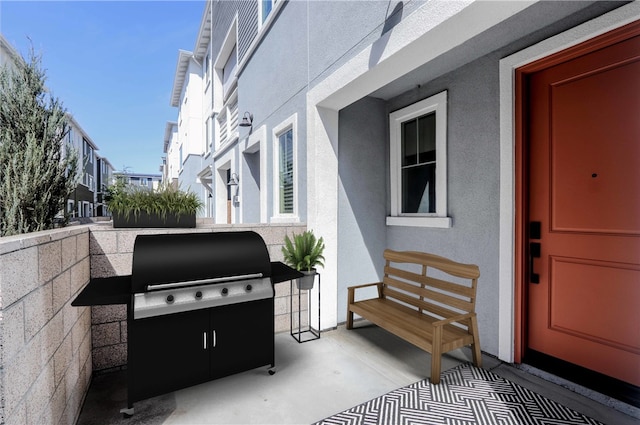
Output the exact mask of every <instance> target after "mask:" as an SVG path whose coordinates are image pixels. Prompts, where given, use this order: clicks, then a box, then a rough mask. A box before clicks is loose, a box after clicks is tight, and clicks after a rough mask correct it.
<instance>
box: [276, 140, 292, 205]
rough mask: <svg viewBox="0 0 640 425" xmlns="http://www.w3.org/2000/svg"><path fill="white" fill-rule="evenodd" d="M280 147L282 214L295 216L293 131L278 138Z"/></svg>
mask: <svg viewBox="0 0 640 425" xmlns="http://www.w3.org/2000/svg"><path fill="white" fill-rule="evenodd" d="M278 141H279V145H280V146H279V147H280V170H279V172H280V214H293V202H294V199H293V177H294V176H293V130H288V131H286V132H285V133H282V134H281V135H280V136H278Z"/></svg>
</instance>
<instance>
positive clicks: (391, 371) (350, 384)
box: [78, 322, 640, 425]
mask: <svg viewBox="0 0 640 425" xmlns="http://www.w3.org/2000/svg"><path fill="white" fill-rule="evenodd" d="M357 327H358V328H357V329H355V330H353V331H347V330H346V329H344V327H343V326H340V327H339V328H338V329H337V330H333V331H329V332H323V333H322V337H321V339H319V340H316V341H310V342H306V343H303V344H298V343H297V342H296V341H295V340H294V339H293V338H292V337H291V336H290V335H289V334H288V333H281V334H277V335H276V367H277V373H276V374H275V375H273V376H270V375H269V374H268V373H267V368H266V367H265V368H258V369H255V370H251V371H247V372H244V373H240V374H237V375H233V376H229V377H226V378H222V379H218V380H215V381H211V382H208V383H205V384H201V385H197V386H194V387H191V388H186V389H183V390H180V391H176V392H173V393H169V394H166V395H162V396H159V397H155V398H152V399H148V400H143V401H141V402H138V403H135V414H134V416H133V417H132V418H128V419H127V418H123V417H122V415H121V414H120V413H119V410H120V408H123V407H126V395H127V392H126V372H123V371H119V372H111V373H102V374H97V375H96V376H94V377H93V381H92V383H91V387H90V389H89V393H88V394H87V397H86V400H85V403H84V406H83V409H82V412H81V414H80V418H79V420H78V424H79V425H90V424H92V425H93V424H96V425H97V424H100V425H106V424H129V425H133V424H136V425H137V424H149V425H151V424H167V425H170V424H180V425H183V424H310V423H313V422H315V421H319V420H321V419H324V418H326V417H328V416H331V415H333V414H335V413H338V412H340V411H342V410H345V409H348V408H350V407H353V406H355V405H357V404H360V403H363V402H365V401H368V400H370V399H372V398H375V397H378V396H380V395H382V394H385V393H387V392H389V391H391V390H394V389H396V388H399V387H402V386H405V385H409V384H412V383H414V382H416V381H419V380H421V379H424V378H426V377H428V376H429V365H430V358H429V355H428V354H427V353H425V352H423V351H422V350H420V349H418V348H415V347H414V346H412V345H410V344H408V343H406V342H404V341H403V340H401V339H399V338H397V337H395V336H394V335H391V334H389V333H387V332H385V331H383V330H381V329H379V328H377V327H375V326H370V325H367V324H366V322H360V323H358V325H357ZM470 359H471V354H470V351H468V350H466V349H465V350H458V351H455V352H452V353H449V354H447V355H445V356H443V364H442V369H443V371H445V370H447V369H450V368H452V367H455V366H457V365H458V364H460V363H461V362H466V361H469V360H470ZM483 362H484V364H483V367H484V368H485V369H489V370H492V371H493V372H494V373H496V374H498V375H501V376H503V377H505V378H507V379H509V380H511V381H513V382H516V383H518V384H520V385H522V386H524V387H527V388H529V389H531V390H533V391H535V392H537V393H539V394H541V395H544V396H546V397H548V398H551V399H553V400H556V401H558V402H560V403H562V404H564V405H565V406H567V407H570V408H572V409H574V410H576V411H578V412H580V413H582V414H584V415H587V416H590V417H592V418H594V419H596V420H598V421H600V422H603V423H605V424H611V425H627V424H629V425H631V424H640V409H636V408H634V407H631V406H628V405H626V404H623V403H620V402H617V401H616V400H612V399H609V398H607V397H605V396H601V395H599V394H594V393H593V392H590V391H588V390H586V389H585V390H584V391H583V390H582V389H580V388H578V389H577V390H576V391H572V390H569V389H567V388H564V387H563V386H562V385H558V384H556V383H553V382H551V381H550V380H547V379H543V378H541V377H540V376H535V375H538V374H537V373H536V374H535V375H534V374H532V373H528V372H525V371H523V370H521V369H518V368H515V367H513V366H511V365H508V364H504V363H502V362H500V361H499V360H497V359H495V358H493V357H490V356H486V355H485V356H484V358H483ZM167 367H170V365H167ZM158 373H162V371H158ZM540 375H542V376H544V374H540ZM547 378H548V379H551V380H553V379H554V378H553V377H547ZM580 392H582V393H584V394H587V395H589V397H591V398H588V397H586V396H584V395H581V394H579V393H580Z"/></svg>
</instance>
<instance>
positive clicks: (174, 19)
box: [0, 0, 205, 173]
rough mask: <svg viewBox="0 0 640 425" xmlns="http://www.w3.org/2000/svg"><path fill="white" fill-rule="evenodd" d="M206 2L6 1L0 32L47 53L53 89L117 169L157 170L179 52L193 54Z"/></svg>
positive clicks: (1, 0)
mask: <svg viewBox="0 0 640 425" xmlns="http://www.w3.org/2000/svg"><path fill="white" fill-rule="evenodd" d="M204 4H205V3H204V0H202V1H191V0H183V1H148V0H147V1H6V0H0V32H2V34H3V35H4V37H5V38H6V39H7V40H8V41H9V43H11V44H12V45H13V47H14V48H15V49H16V50H18V52H20V53H21V54H22V55H23V56H25V57H28V54H29V49H30V46H31V43H30V42H29V39H28V38H27V37H29V38H30V39H31V41H32V43H33V47H34V49H35V51H36V52H37V53H40V54H41V55H42V67H43V68H44V69H45V70H46V73H47V87H48V88H49V89H50V90H51V92H52V93H53V95H54V96H55V97H58V98H59V99H60V100H61V101H62V102H63V104H64V107H65V108H67V110H68V111H69V112H70V113H71V114H73V116H74V117H75V119H76V121H77V122H78V123H79V124H80V126H81V127H82V128H83V129H84V130H85V132H87V134H88V135H89V137H90V138H91V139H92V140H93V142H94V143H95V144H96V145H97V146H98V148H99V151H98V154H99V155H101V156H104V157H106V158H108V159H109V161H110V162H111V164H112V165H113V166H114V167H115V169H116V170H118V171H120V170H122V169H123V168H124V167H127V170H128V171H129V172H138V173H159V169H158V167H159V165H160V163H161V157H162V156H163V152H162V147H163V139H164V128H165V124H166V122H167V121H176V120H177V114H178V110H177V108H173V107H171V105H170V97H171V89H172V87H173V78H174V75H175V69H176V63H177V60H178V49H184V50H192V49H193V47H194V45H195V42H196V36H197V33H198V29H199V27H200V19H201V18H202V13H203V11H204Z"/></svg>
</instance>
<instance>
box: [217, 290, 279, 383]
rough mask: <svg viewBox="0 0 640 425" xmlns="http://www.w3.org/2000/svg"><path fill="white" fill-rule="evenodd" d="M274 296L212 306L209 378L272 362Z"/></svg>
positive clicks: (272, 363)
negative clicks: (212, 341)
mask: <svg viewBox="0 0 640 425" xmlns="http://www.w3.org/2000/svg"><path fill="white" fill-rule="evenodd" d="M273 326H274V322H273V298H269V299H265V300H258V301H251V302H246V303H239V304H231V305H226V306H221V307H216V308H213V309H211V330H212V331H211V332H212V335H213V334H215V346H212V349H211V378H212V379H215V378H219V377H222V376H227V375H231V374H234V373H238V372H242V371H245V370H250V369H254V368H257V367H260V366H265V365H274V345H273Z"/></svg>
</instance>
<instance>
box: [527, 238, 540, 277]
mask: <svg viewBox="0 0 640 425" xmlns="http://www.w3.org/2000/svg"><path fill="white" fill-rule="evenodd" d="M534 258H540V243H539V242H531V243H529V280H530V282H531V283H540V275H539V274H538V273H535V272H534V270H533V259H534Z"/></svg>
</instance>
